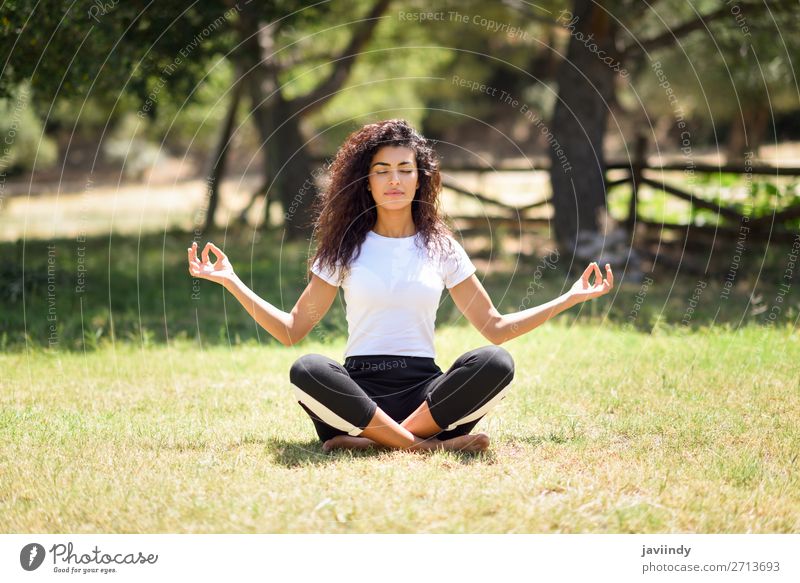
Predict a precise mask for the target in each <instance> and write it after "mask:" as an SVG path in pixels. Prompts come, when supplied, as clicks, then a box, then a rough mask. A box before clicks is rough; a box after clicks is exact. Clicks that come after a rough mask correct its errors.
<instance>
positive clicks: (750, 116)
mask: <svg viewBox="0 0 800 583" xmlns="http://www.w3.org/2000/svg"><path fill="white" fill-rule="evenodd" d="M742 118H744V125H742ZM769 120H770V111H769V107H767V106H766V105H750V106H746V107H745V108H744V109H743V110H742V115H741V116H739V115H734V116H733V120H732V122H731V131H730V135H729V136H728V147H727V159H728V162H735V161H740V160H744V159H745V158H746V154H747V152H752V153H753V157H755V158H758V147H759V146H760V145H761V144H763V143H764V139H765V138H766V135H767V127H768V124H769ZM745 128H747V134H745Z"/></svg>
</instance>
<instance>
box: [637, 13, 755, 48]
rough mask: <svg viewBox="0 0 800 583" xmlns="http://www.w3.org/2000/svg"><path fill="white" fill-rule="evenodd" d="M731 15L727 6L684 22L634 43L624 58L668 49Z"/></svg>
mask: <svg viewBox="0 0 800 583" xmlns="http://www.w3.org/2000/svg"><path fill="white" fill-rule="evenodd" d="M739 6H740V7H741V8H747V7H750V8H755V7H758V6H763V4H759V3H749V2H740V3H739ZM730 14H731V11H730V7H729V6H728V5H727V4H726V5H724V6H722V7H721V8H719V9H717V10H715V11H713V12H709V13H708V14H701V15H700V16H699V17H697V18H695V19H694V20H690V21H688V22H684V23H683V24H679V25H678V26H676V27H675V28H671V29H669V30H668V31H666V32H664V33H662V34H660V35H658V36H656V37H653V38H650V39H647V40H644V41H641V42H634V43H632V44H630V45H628V46H627V47H625V48H624V49H623V50H622V56H623V57H629V56H630V54H631V53H632V52H633V51H637V50H640V51H643V52H648V51H653V50H656V49H660V48H662V47H667V46H670V45H671V44H673V43H674V42H675V41H676V40H677V39H679V38H681V37H684V36H686V35H687V34H690V33H692V32H694V31H696V30H700V29H702V28H704V27H705V26H706V25H707V24H708V23H710V22H713V21H715V20H719V19H720V18H722V17H724V16H728V15H730Z"/></svg>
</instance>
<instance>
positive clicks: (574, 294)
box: [568, 262, 614, 303]
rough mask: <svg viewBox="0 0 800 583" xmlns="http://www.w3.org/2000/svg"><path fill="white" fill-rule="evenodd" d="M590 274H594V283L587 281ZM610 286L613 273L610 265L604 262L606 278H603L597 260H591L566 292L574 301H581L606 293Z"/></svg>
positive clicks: (612, 284)
mask: <svg viewBox="0 0 800 583" xmlns="http://www.w3.org/2000/svg"><path fill="white" fill-rule="evenodd" d="M592 274H594V276H595V277H594V284H591V283H590V282H589V278H590V277H591V276H592ZM612 287H614V274H613V273H611V265H610V264H608V263H606V278H605V279H603V275H602V274H601V273H600V267H599V266H598V265H597V262H593V263H590V264H589V267H587V268H586V269H585V270H584V272H583V275H581V278H580V279H579V280H578V281H576V282H575V283H574V284H573V285H572V288H570V290H569V292H568V293H569V295H570V297H571V298H573V299H574V300H576V303H581V302H585V301H588V300H593V299H594V298H599V297H600V296H602V295H605V294H607V293H608V292H609V291H611V288H612Z"/></svg>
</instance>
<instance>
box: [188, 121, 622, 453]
mask: <svg viewBox="0 0 800 583" xmlns="http://www.w3.org/2000/svg"><path fill="white" fill-rule="evenodd" d="M330 174H331V180H330V184H329V186H328V187H327V189H326V191H325V192H324V193H322V195H321V196H320V197H319V200H318V202H317V215H316V217H317V218H316V223H315V236H316V239H317V240H318V242H319V244H318V247H317V251H316V253H315V255H314V257H313V258H312V259H311V260H310V261H309V265H310V266H311V267H310V272H311V275H310V280H309V284H308V286H307V287H306V289H305V290H304V291H303V293H302V295H301V296H300V299H299V300H298V301H297V303H296V305H295V306H294V308H293V309H292V311H291V313H286V312H283V311H281V310H279V309H277V308H276V307H275V306H273V305H271V304H269V303H268V302H266V301H265V300H263V299H262V298H260V297H259V296H257V295H256V294H255V293H254V292H253V291H251V290H250V289H248V288H247V286H245V285H244V284H243V283H242V281H241V280H240V279H239V278H238V277H237V276H236V275H235V274H234V272H233V267H232V266H231V263H230V261H229V260H228V258H227V257H226V256H225V254H224V253H223V252H222V251H221V250H220V249H219V248H217V247H216V246H215V245H214V244H212V243H210V242H209V243H207V244H206V246H205V248H204V249H203V251H202V261H201V260H200V259H198V257H197V244H196V243H194V244H193V245H192V247H191V248H189V249H188V252H189V273H190V274H191V275H192V276H193V277H199V278H204V279H208V280H210V281H214V282H217V283H220V284H222V285H223V286H224V287H225V289H227V290H228V291H230V292H231V293H232V294H233V295H234V296H235V297H236V299H237V300H239V302H240V303H241V304H242V306H243V307H244V308H245V310H247V312H248V313H249V314H250V315H251V316H253V318H255V320H256V321H257V322H258V323H259V324H260V325H261V326H262V327H263V328H264V329H265V330H267V332H269V333H270V334H271V335H272V336H274V337H275V338H277V339H278V340H279V341H280V342H282V343H283V344H285V345H286V346H291V345H292V344H295V343H297V342H299V341H300V340H302V339H303V338H304V337H305V336H306V335H307V334H308V333H309V332H310V331H311V329H312V328H313V327H314V326H315V325H316V324H317V323H318V322H319V321H320V320H321V319H322V317H323V316H324V315H325V314H326V313H327V311H328V309H329V308H330V306H331V304H332V303H333V301H334V299H335V298H336V295H337V292H338V288H339V287H341V288H342V289H343V290H344V298H345V303H346V312H347V322H348V332H349V335H348V341H347V348H346V350H345V360H344V363H343V364H339V363H338V362H336V361H334V360H332V359H330V358H327V357H325V356H322V355H319V354H307V355H305V356H302V357H300V358H299V359H298V360H297V361H296V362H295V363H294V364H293V365H292V368H291V371H290V373H289V377H290V380H291V382H292V384H293V385H294V387H295V393H296V396H297V400H298V402H299V404H300V406H301V407H303V409H304V410H305V411H306V412H307V413H308V415H309V416H310V417H311V419H312V421H313V423H314V426H315V428H316V431H317V434H318V435H319V437H320V440H321V441H322V442H323V449H324V450H325V451H330V450H332V449H336V448H350V449H361V448H366V447H370V446H383V447H388V448H404V449H452V450H468V451H480V450H484V449H486V448H487V447H488V446H489V438H488V437H487V436H486V435H485V434H483V433H477V434H470V431H472V429H473V427H475V424H476V423H478V421H479V420H480V419H481V417H483V416H484V415H485V414H486V413H487V412H488V411H489V410H491V409H492V408H493V407H494V406H495V405H496V404H497V403H498V402H499V401H500V400H501V399H503V398H504V396H505V394H506V391H507V390H508V388H509V383H510V382H511V379H512V378H513V376H514V361H513V359H512V358H511V355H510V354H509V353H508V352H507V351H506V350H505V349H503V348H500V346H499V345H500V344H502V343H503V342H505V341H507V340H511V339H512V338H515V337H517V336H520V335H522V334H525V333H526V332H530V331H531V330H533V329H534V328H536V327H537V326H539V325H541V324H543V323H544V322H546V321H547V320H549V319H550V318H552V317H553V316H555V315H556V314H559V313H560V312H563V311H564V310H566V309H568V308H570V307H572V306H574V305H576V304H579V303H581V302H584V301H586V300H589V299H592V298H596V297H598V296H601V295H603V294H606V293H608V291H609V290H610V289H611V288H612V286H613V285H614V276H613V274H612V272H611V266H610V265H606V266H605V267H606V278H605V279H603V277H602V275H601V273H600V268H599V266H598V265H597V263H592V264H590V265H589V266H588V267H587V268H586V270H585V271H584V272H583V275H582V276H581V278H580V279H579V280H578V281H577V282H576V283H575V284H574V285H573V286H572V288H571V289H570V290H569V291H568V292H567V293H565V294H564V295H562V296H560V297H558V298H556V299H555V300H552V301H550V302H548V303H546V304H543V305H541V306H538V307H534V308H530V309H527V310H524V311H521V312H516V313H512V314H500V313H499V312H498V311H497V309H496V308H495V307H494V305H493V304H492V301H491V299H489V296H488V294H487V293H486V290H484V288H483V286H482V285H481V282H480V280H479V279H478V278H477V277H476V276H475V266H474V265H473V264H472V262H471V261H470V259H469V257H468V256H467V254H466V253H465V252H464V249H463V248H462V247H461V245H459V243H458V242H457V241H456V240H455V239H454V238H453V237H452V235H451V233H450V232H449V230H448V229H447V227H446V226H445V224H444V222H443V221H442V218H441V216H440V213H439V192H440V190H441V177H440V174H439V164H438V159H437V157H436V155H435V153H434V151H433V148H432V147H431V145H430V144H429V143H428V142H427V141H426V140H425V139H424V138H423V137H422V136H420V135H419V134H418V133H417V132H416V131H414V129H412V128H411V127H410V126H409V125H408V123H407V122H405V121H404V120H389V121H383V122H380V123H374V124H369V125H366V126H364V127H362V128H361V129H360V130H358V131H356V132H354V133H352V134H351V135H350V136H349V137H348V138H347V140H346V141H345V143H344V144H343V145H342V146H341V148H340V149H339V151H338V153H337V155H336V158H335V160H334V162H333V165H332V167H331V172H330ZM209 252H212V253H213V254H214V255H216V260H215V261H214V262H212V261H211V259H210V257H209ZM592 275H594V283H593V284H592V283H590V278H591V276H592ZM444 288H447V289H448V290H449V292H450V295H451V296H452V297H453V300H454V301H455V304H456V306H458V308H459V309H460V310H461V312H462V313H463V314H464V316H465V317H466V318H467V319H468V320H469V321H470V322H471V323H472V324H473V325H474V326H475V327H476V328H477V329H478V330H479V331H480V332H481V333H482V334H483V335H484V336H485V337H486V338H487V339H488V340H489V341H490V342H492V346H485V347H482V348H477V349H475V350H470V351H469V352H467V353H465V354H463V355H461V356H460V357H458V358H457V359H456V360H455V362H454V363H453V365H452V366H451V367H450V368H449V369H448V370H447V372H442V370H441V369H440V368H439V367H438V366H437V364H436V362H435V360H434V359H435V352H434V343H433V334H434V321H435V319H436V310H437V308H438V306H439V299H440V297H441V294H442V290H443V289H444Z"/></svg>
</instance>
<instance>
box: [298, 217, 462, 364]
mask: <svg viewBox="0 0 800 583" xmlns="http://www.w3.org/2000/svg"><path fill="white" fill-rule="evenodd" d="M418 237H420V235H419V234H416V235H412V236H411V237H402V238H393V237H383V236H382V235H378V234H377V233H375V232H374V231H369V232H368V233H367V236H366V238H365V239H364V242H363V243H362V245H361V253H360V254H359V256H358V257H357V258H356V259H355V260H353V261H352V262H351V263H350V269H349V271H348V272H347V273H346V275H345V277H344V279H343V280H342V282H341V287H342V289H344V301H345V306H346V312H347V329H348V339H347V348H346V349H345V357H348V356H367V355H377V354H386V355H397V356H423V357H428V358H435V356H436V354H435V349H434V346H433V329H434V323H435V321H436V310H437V308H438V307H439V299H440V298H441V295H442V290H443V289H444V288H445V287H446V288H447V289H450V288H451V287H453V286H455V285H458V284H459V283H461V282H462V281H464V280H465V279H467V278H468V277H469V276H470V275H472V274H473V273H475V266H474V265H473V264H472V261H470V259H469V256H467V253H466V252H465V251H464V248H463V247H462V246H461V245H460V244H459V243H458V241H456V240H455V239H453V238H452V237H448V238H449V239H450V242H451V243H452V251H451V252H450V253H448V254H447V255H446V256H444V257H442V256H441V255H440V256H438V257H437V256H436V254H434V253H433V252H432V251H426V250H424V249H421V248H420V245H421V242H420V245H418V244H417V241H416V239H417V238H418ZM339 271H340V270H339V269H336V270H334V271H331V270H329V269H326V270H322V269H320V267H319V264H318V262H315V263H314V265H313V266H312V267H311V272H312V273H314V274H315V275H317V276H319V277H320V278H321V279H323V280H324V281H326V282H328V283H329V284H331V285H335V286H338V285H340V282H339Z"/></svg>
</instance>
